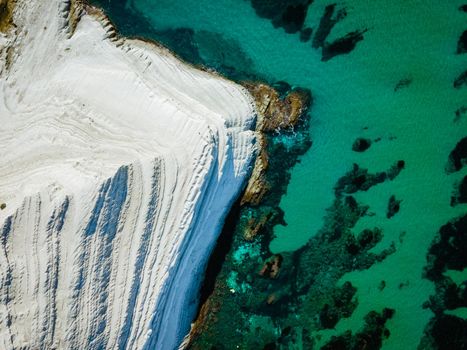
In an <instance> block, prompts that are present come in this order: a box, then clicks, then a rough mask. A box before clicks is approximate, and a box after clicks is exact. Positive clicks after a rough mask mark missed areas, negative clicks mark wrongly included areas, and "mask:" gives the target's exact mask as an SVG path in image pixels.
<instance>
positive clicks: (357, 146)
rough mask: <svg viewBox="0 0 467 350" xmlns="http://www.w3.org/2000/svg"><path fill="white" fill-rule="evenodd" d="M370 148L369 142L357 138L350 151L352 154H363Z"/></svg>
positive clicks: (368, 140)
mask: <svg viewBox="0 0 467 350" xmlns="http://www.w3.org/2000/svg"><path fill="white" fill-rule="evenodd" d="M370 146H371V140H370V139H366V138H363V137H359V138H357V139H356V140H355V142H354V143H353V145H352V151H354V152H365V151H366V150H367V149H368V148H370Z"/></svg>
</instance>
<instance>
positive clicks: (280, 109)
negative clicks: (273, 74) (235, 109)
mask: <svg viewBox="0 0 467 350" xmlns="http://www.w3.org/2000/svg"><path fill="white" fill-rule="evenodd" d="M244 85H245V87H246V88H247V89H248V91H250V93H251V95H252V96H253V98H254V100H255V102H256V108H257V111H258V119H257V124H256V133H257V140H258V148H259V151H258V152H259V153H258V156H257V158H256V161H255V165H254V168H253V172H252V174H251V177H250V180H249V182H248V185H247V187H246V190H245V193H244V194H243V197H242V200H241V203H240V204H241V205H245V204H250V205H259V204H260V203H261V200H262V199H263V198H264V196H265V195H266V193H267V192H268V191H269V187H270V185H269V183H268V181H267V179H266V170H267V169H268V165H269V155H268V153H267V137H266V135H267V134H268V133H272V132H276V131H280V130H282V129H291V128H293V127H294V126H296V124H297V123H298V121H299V119H300V116H301V115H302V114H303V113H304V112H305V111H306V110H307V108H308V106H309V104H310V101H311V96H310V94H309V93H308V92H307V91H305V90H300V89H296V90H292V91H290V92H289V93H288V94H286V96H285V97H284V98H281V96H280V95H279V93H278V92H277V91H276V90H275V89H274V88H272V87H270V86H268V85H265V84H252V83H245V84H244Z"/></svg>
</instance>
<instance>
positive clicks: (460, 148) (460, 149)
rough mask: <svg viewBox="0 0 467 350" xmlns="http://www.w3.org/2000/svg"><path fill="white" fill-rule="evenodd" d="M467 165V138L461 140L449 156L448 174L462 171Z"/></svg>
mask: <svg viewBox="0 0 467 350" xmlns="http://www.w3.org/2000/svg"><path fill="white" fill-rule="evenodd" d="M466 164H467V137H464V138H463V139H461V140H460V141H459V142H458V143H457V144H456V147H454V149H453V150H452V151H451V153H450V154H449V159H448V165H447V167H446V172H447V173H453V172H456V171H459V170H461V169H462V168H463V167H464V166H465V165H466Z"/></svg>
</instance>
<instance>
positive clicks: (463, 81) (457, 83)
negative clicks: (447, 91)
mask: <svg viewBox="0 0 467 350" xmlns="http://www.w3.org/2000/svg"><path fill="white" fill-rule="evenodd" d="M464 85H467V70H466V71H464V72H462V73H461V74H459V76H458V77H457V78H456V79H455V80H454V83H453V86H454V87H455V88H456V89H460V88H461V87H462V86H464Z"/></svg>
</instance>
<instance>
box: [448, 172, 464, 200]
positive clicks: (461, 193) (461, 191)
mask: <svg viewBox="0 0 467 350" xmlns="http://www.w3.org/2000/svg"><path fill="white" fill-rule="evenodd" d="M457 186H458V188H457V189H456V191H455V193H454V195H453V196H452V197H451V206H455V205H457V204H459V203H467V176H464V178H463V179H462V180H461V181H460V183H459V184H458V185H457Z"/></svg>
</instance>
